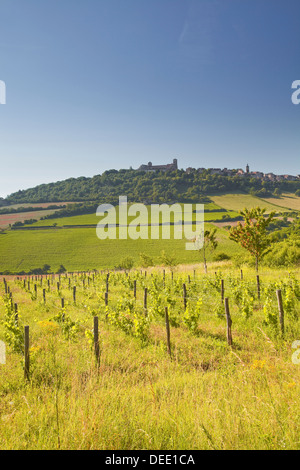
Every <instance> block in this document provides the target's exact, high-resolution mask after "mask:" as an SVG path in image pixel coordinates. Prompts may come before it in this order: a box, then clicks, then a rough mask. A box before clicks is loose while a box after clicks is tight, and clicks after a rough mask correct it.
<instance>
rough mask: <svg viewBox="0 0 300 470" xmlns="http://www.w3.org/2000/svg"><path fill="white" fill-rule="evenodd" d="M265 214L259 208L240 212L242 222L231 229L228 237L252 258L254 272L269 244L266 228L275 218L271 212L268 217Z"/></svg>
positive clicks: (263, 210)
mask: <svg viewBox="0 0 300 470" xmlns="http://www.w3.org/2000/svg"><path fill="white" fill-rule="evenodd" d="M265 212H266V209H262V208H260V207H257V208H255V209H244V210H243V211H240V214H241V215H242V217H243V219H244V220H243V222H239V223H238V225H237V226H236V227H232V228H231V230H230V235H229V238H230V239H231V240H233V241H235V242H236V243H239V244H240V245H241V246H242V247H243V248H245V249H246V250H247V251H248V252H249V253H250V254H251V255H252V256H254V258H255V268H256V271H258V263H259V261H260V259H261V258H262V256H263V254H264V252H265V250H266V248H267V247H268V246H269V244H270V240H269V238H268V236H267V227H268V225H269V224H270V222H271V221H272V220H273V218H274V216H275V212H271V213H270V214H269V215H268V216H265Z"/></svg>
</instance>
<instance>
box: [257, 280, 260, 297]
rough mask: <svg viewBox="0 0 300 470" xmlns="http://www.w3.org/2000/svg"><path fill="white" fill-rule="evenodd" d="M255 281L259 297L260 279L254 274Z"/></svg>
mask: <svg viewBox="0 0 300 470" xmlns="http://www.w3.org/2000/svg"><path fill="white" fill-rule="evenodd" d="M256 283H257V298H258V299H260V281H259V275H257V276H256Z"/></svg>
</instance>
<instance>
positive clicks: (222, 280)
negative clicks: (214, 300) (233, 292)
mask: <svg viewBox="0 0 300 470" xmlns="http://www.w3.org/2000/svg"><path fill="white" fill-rule="evenodd" d="M224 292H225V289H224V279H221V301H222V302H224Z"/></svg>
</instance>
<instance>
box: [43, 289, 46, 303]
mask: <svg viewBox="0 0 300 470" xmlns="http://www.w3.org/2000/svg"><path fill="white" fill-rule="evenodd" d="M43 301H44V304H45V303H46V289H43Z"/></svg>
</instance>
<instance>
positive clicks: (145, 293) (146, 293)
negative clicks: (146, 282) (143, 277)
mask: <svg viewBox="0 0 300 470" xmlns="http://www.w3.org/2000/svg"><path fill="white" fill-rule="evenodd" d="M147 297H148V289H147V287H145V290H144V310H145V315H146V316H147V315H148V311H147Z"/></svg>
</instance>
